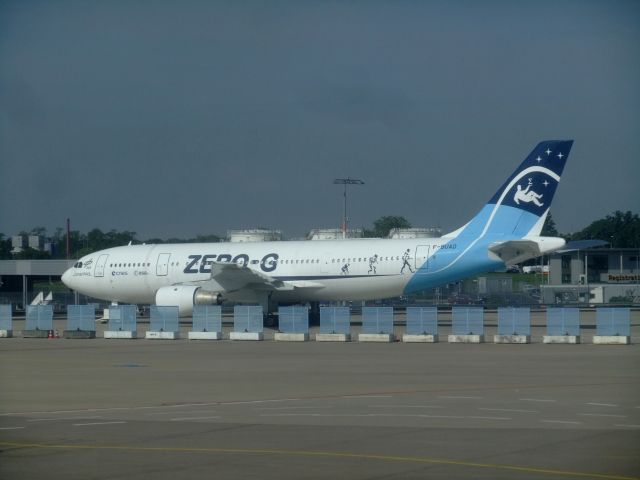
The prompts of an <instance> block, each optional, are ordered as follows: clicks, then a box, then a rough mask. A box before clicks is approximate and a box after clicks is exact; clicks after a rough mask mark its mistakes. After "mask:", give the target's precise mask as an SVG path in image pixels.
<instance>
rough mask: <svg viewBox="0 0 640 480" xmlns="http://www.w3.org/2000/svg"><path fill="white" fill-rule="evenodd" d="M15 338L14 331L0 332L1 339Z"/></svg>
mask: <svg viewBox="0 0 640 480" xmlns="http://www.w3.org/2000/svg"><path fill="white" fill-rule="evenodd" d="M11 337H13V330H0V338H11Z"/></svg>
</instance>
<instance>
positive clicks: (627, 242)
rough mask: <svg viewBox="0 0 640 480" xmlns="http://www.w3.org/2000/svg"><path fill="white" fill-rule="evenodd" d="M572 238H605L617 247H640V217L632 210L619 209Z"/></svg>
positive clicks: (571, 237)
mask: <svg viewBox="0 0 640 480" xmlns="http://www.w3.org/2000/svg"><path fill="white" fill-rule="evenodd" d="M570 239H571V240H589V239H594V240H604V241H607V242H610V243H611V246H612V247H615V248H638V247H640V217H639V216H638V214H637V213H632V212H631V211H626V212H621V211H619V210H617V211H615V212H613V213H612V214H611V215H607V216H606V217H605V218H601V219H600V220H596V221H595V222H593V223H591V224H590V225H589V226H588V227H586V228H584V229H582V230H580V231H579V232H576V233H574V234H573V235H571V236H570Z"/></svg>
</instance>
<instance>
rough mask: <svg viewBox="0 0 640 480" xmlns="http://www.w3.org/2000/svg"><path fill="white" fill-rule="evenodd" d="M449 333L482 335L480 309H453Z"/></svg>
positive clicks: (481, 314) (482, 327) (482, 324)
mask: <svg viewBox="0 0 640 480" xmlns="http://www.w3.org/2000/svg"><path fill="white" fill-rule="evenodd" d="M451 313H452V320H451V333H453V334H454V335H484V309H483V308H482V307H453V308H452V309H451Z"/></svg>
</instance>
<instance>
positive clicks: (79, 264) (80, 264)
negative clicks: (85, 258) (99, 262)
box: [74, 262, 82, 268]
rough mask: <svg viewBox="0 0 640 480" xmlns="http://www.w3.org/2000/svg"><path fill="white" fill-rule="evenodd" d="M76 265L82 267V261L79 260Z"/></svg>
mask: <svg viewBox="0 0 640 480" xmlns="http://www.w3.org/2000/svg"><path fill="white" fill-rule="evenodd" d="M74 267H75V268H82V262H77V263H76V264H75V265H74Z"/></svg>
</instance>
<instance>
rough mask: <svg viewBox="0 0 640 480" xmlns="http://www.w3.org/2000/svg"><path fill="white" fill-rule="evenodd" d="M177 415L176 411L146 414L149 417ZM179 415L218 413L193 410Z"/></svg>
mask: <svg viewBox="0 0 640 480" xmlns="http://www.w3.org/2000/svg"><path fill="white" fill-rule="evenodd" d="M176 413H178V412H175V411H173V412H151V413H145V415H148V416H156V415H175V414H176ZM179 413H182V414H183V415H189V414H191V413H200V414H202V413H217V412H207V411H202V410H192V411H190V412H179Z"/></svg>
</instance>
